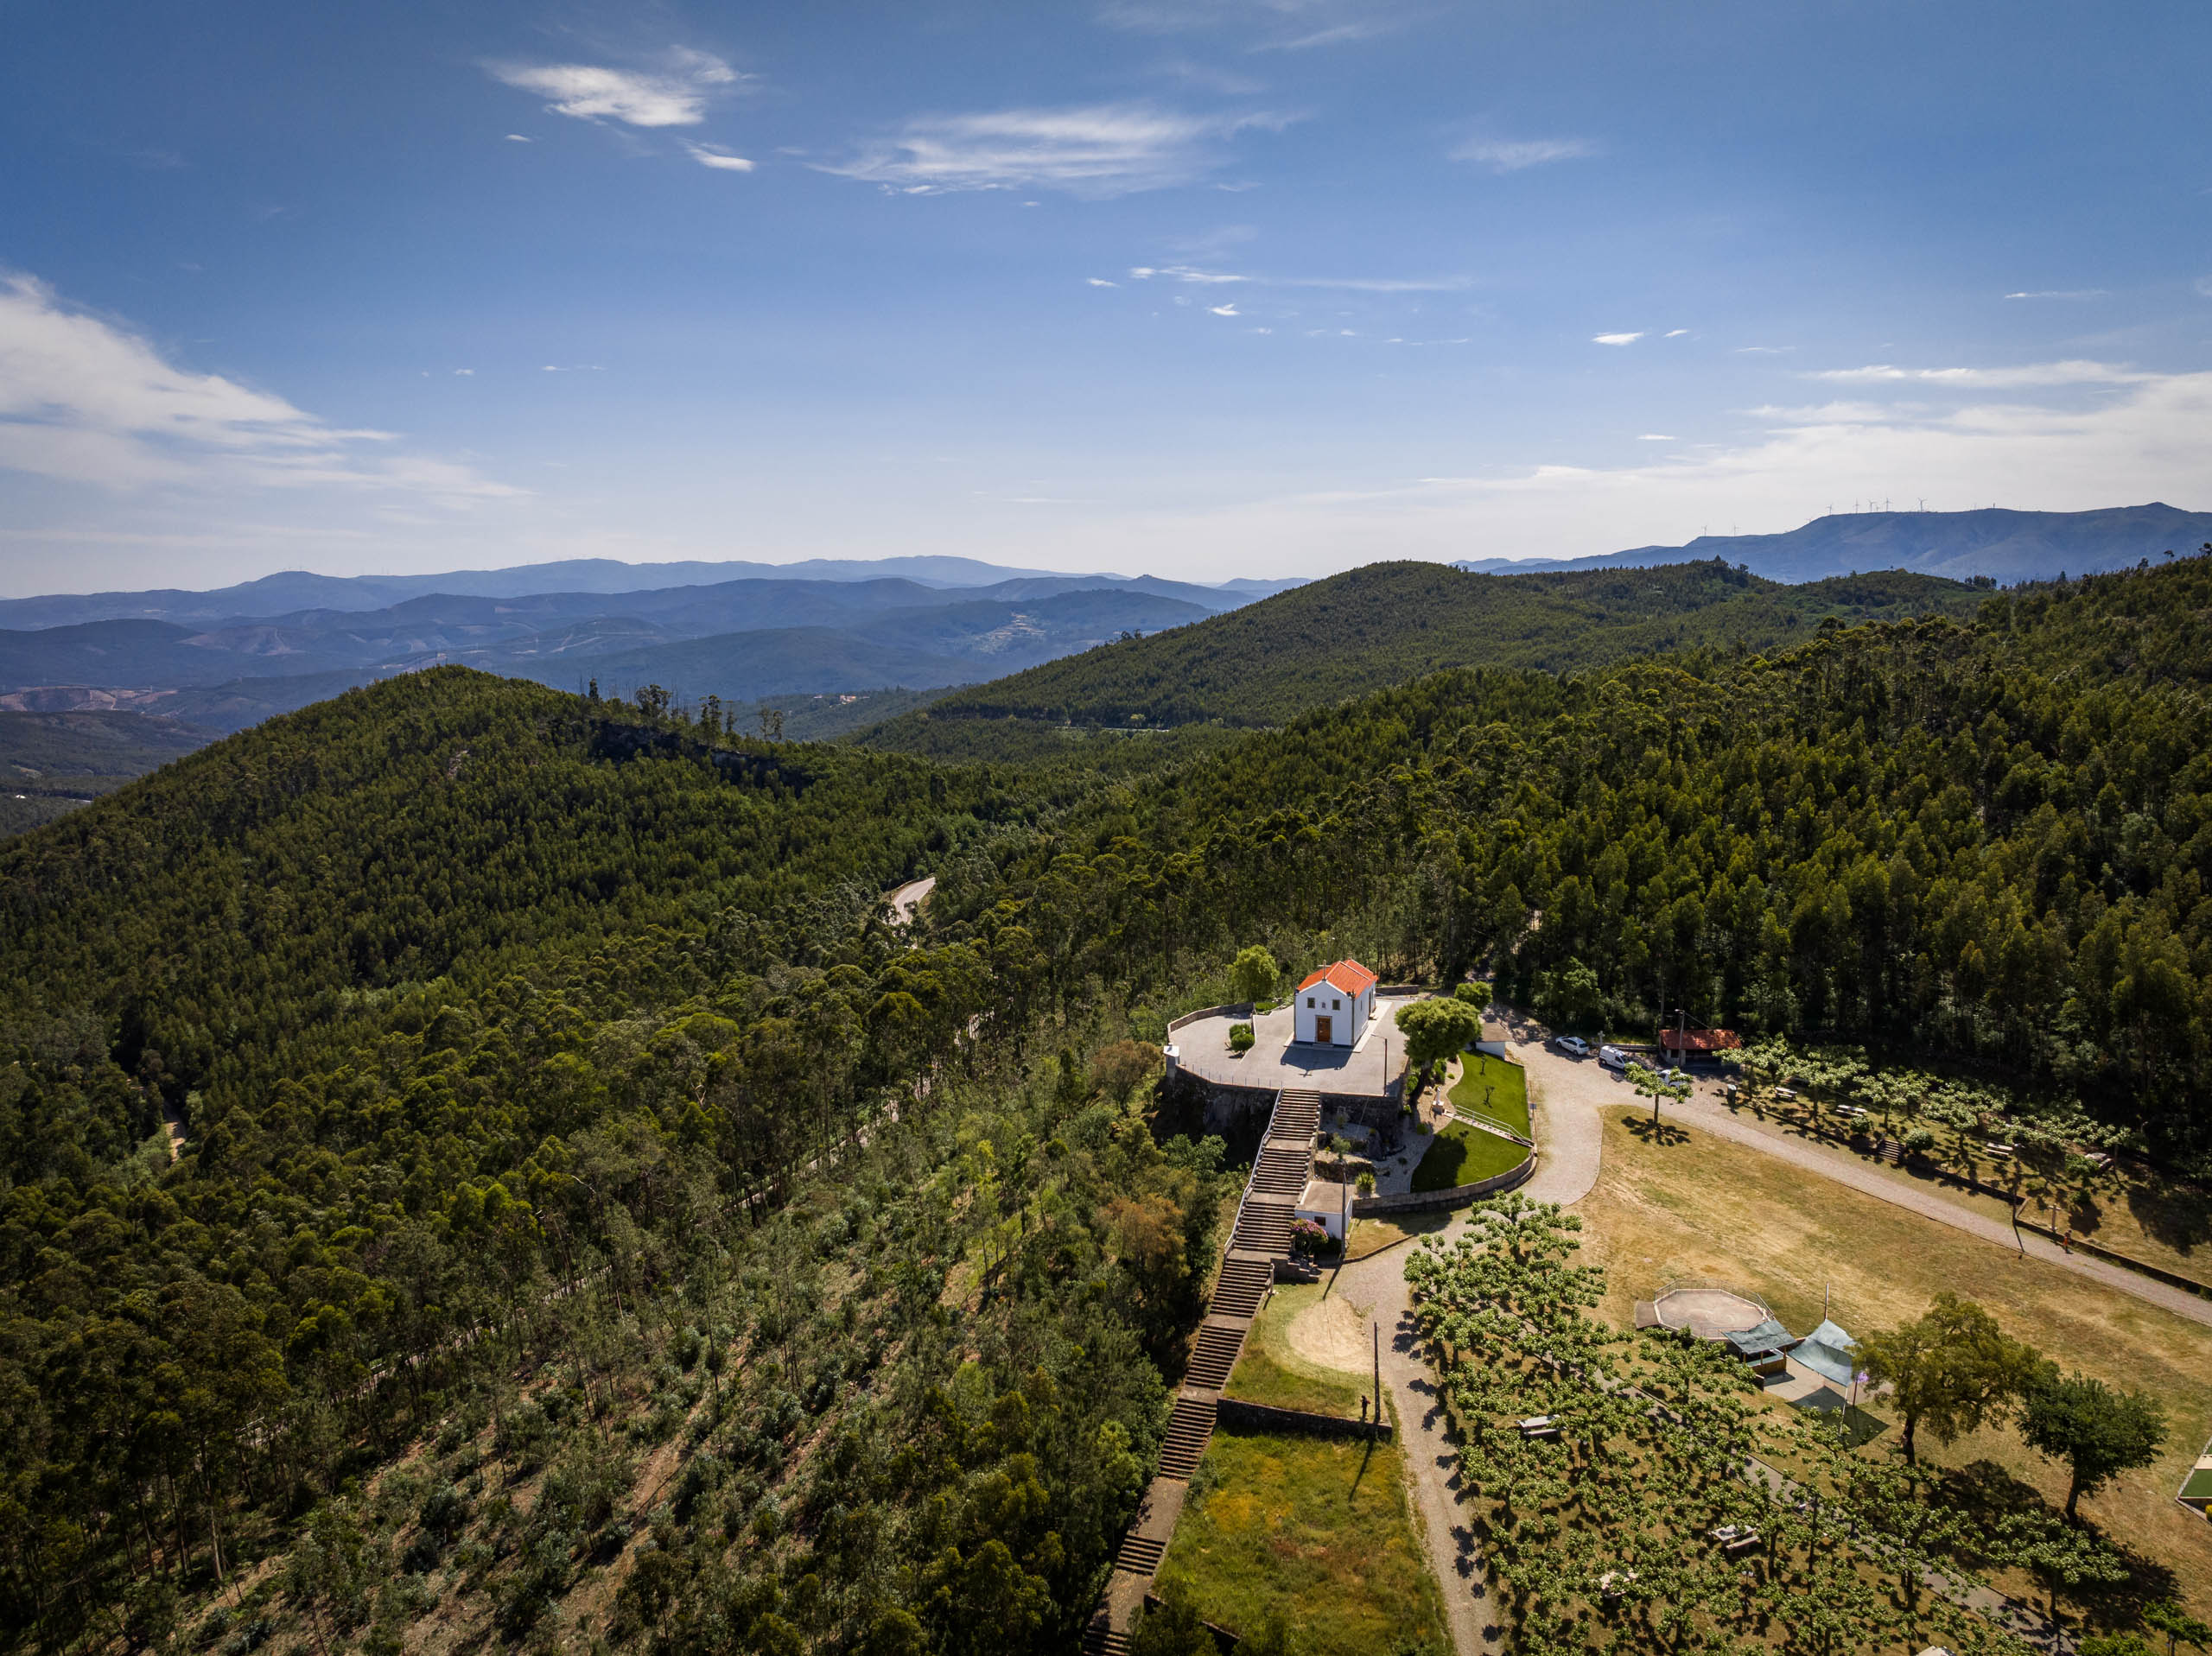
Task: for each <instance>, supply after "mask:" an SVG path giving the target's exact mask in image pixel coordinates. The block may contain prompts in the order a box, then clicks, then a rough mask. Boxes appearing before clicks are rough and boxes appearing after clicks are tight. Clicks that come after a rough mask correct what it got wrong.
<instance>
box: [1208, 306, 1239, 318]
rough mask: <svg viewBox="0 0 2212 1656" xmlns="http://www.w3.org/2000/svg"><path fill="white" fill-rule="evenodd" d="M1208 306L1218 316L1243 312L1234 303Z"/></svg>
mask: <svg viewBox="0 0 2212 1656" xmlns="http://www.w3.org/2000/svg"><path fill="white" fill-rule="evenodd" d="M1207 308H1208V309H1209V310H1211V312H1212V313H1213V314H1215V315H1216V316H1236V315H1238V314H1241V313H1240V312H1239V311H1238V310H1237V308H1236V306H1234V305H1210V306H1208V307H1207Z"/></svg>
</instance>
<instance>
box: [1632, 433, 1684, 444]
mask: <svg viewBox="0 0 2212 1656" xmlns="http://www.w3.org/2000/svg"><path fill="white" fill-rule="evenodd" d="M1636 440H1637V441H1638V442H1640V443H1670V442H1673V441H1675V439H1674V438H1672V437H1670V436H1669V435H1667V434H1666V433H1665V432H1663V431H1643V432H1638V433H1637V438H1636Z"/></svg>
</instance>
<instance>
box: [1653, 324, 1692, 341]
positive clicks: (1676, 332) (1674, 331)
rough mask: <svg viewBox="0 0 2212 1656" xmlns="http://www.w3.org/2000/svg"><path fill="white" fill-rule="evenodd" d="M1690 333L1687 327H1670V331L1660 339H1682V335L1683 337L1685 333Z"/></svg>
mask: <svg viewBox="0 0 2212 1656" xmlns="http://www.w3.org/2000/svg"><path fill="white" fill-rule="evenodd" d="M1688 332H1689V329H1688V328H1686V327H1670V328H1669V329H1668V330H1667V331H1666V332H1665V333H1662V334H1661V335H1660V336H1659V337H1660V338H1661V339H1681V337H1682V335H1683V334H1685V333H1688Z"/></svg>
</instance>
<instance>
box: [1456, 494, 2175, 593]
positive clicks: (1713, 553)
mask: <svg viewBox="0 0 2212 1656" xmlns="http://www.w3.org/2000/svg"><path fill="white" fill-rule="evenodd" d="M2208 541H2212V512H2202V511H2180V510H2178V509H2177V508H2176V507H2173V506H2169V505H2165V504H2161V503H2159V502H2157V501H2153V502H2152V504H2149V505H2147V506H2113V507H2109V508H2107V509H2106V510H2104V511H2005V510H2004V509H2002V508H2000V507H1995V506H1993V507H1990V508H1989V509H1988V510H1986V511H1866V512H1841V513H1836V514H1834V515H1832V516H1829V517H1815V519H1814V520H1813V521H1812V522H1811V523H1807V524H1806V525H1804V527H1803V528H1802V529H1793V530H1790V531H1789V533H1787V534H1785V535H1700V536H1698V537H1697V538H1696V539H1695V540H1694V541H1692V542H1689V543H1688V545H1686V546H1639V547H1636V548H1634V549H1631V550H1629V551H1626V552H1606V553H1601V554H1599V555H1596V556H1594V557H1587V558H1559V559H1554V558H1481V559H1474V560H1469V561H1466V562H1461V563H1460V564H1459V565H1458V566H1457V567H1458V568H1461V569H1466V570H1470V571H1471V572H1473V573H1474V574H1492V575H1510V574H1529V573H1531V572H1534V571H1538V570H1561V569H1622V568H1629V569H1634V568H1649V567H1650V566H1651V565H1654V564H1661V563H1682V562H1688V561H1689V560H1692V559H1700V558H1722V559H1726V561H1727V562H1730V563H1739V564H1742V565H1743V566H1744V567H1745V568H1747V569H1749V570H1750V571H1751V574H1755V575H1763V576H1764V577H1765V578H1766V579H1767V580H1769V581H1791V582H1796V581H1828V580H1833V579H1834V577H1836V576H1838V575H1853V574H1865V573H1868V572H1871V571H1873V570H1878V569H1910V570H1912V571H1914V572H1915V573H1916V574H1926V575H1942V576H1945V577H1947V578H1948V579H1950V580H1952V581H1967V580H1971V579H1972V578H1973V577H1974V576H1976V575H1987V576H1990V577H1992V578H1993V579H1994V580H1996V581H1999V582H2002V583H2004V584H2005V585H2008V586H2009V585H2011V584H2012V583H2014V582H2016V581H2050V580H2052V579H2054V578H2056V576H2058V575H2061V574H2076V575H2081V574H2102V573H2104V572H2105V571H2107V570H2109V569H2130V568H2134V567H2135V566H2136V565H2137V564H2138V563H2139V562H2143V561H2144V560H2145V559H2146V558H2147V559H2149V560H2150V561H2152V562H2154V563H2155V562H2158V560H2159V558H2160V557H2161V556H2162V555H2164V553H2167V552H2172V553H2173V554H2175V555H2177V556H2181V555H2187V554H2189V553H2191V552H2194V551H2196V549H2197V548H2198V547H2200V546H2201V545H2202V544H2203V543H2204V542H2208Z"/></svg>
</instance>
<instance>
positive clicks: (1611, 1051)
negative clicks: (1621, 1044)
mask: <svg viewBox="0 0 2212 1656" xmlns="http://www.w3.org/2000/svg"><path fill="white" fill-rule="evenodd" d="M1598 1062H1599V1063H1602V1064H1604V1065H1605V1068H1606V1069H1627V1068H1628V1054H1627V1053H1625V1052H1624V1051H1622V1050H1620V1048H1618V1047H1617V1046H1601V1047H1599V1049H1598Z"/></svg>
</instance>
